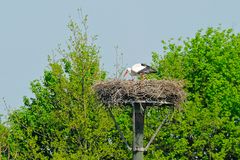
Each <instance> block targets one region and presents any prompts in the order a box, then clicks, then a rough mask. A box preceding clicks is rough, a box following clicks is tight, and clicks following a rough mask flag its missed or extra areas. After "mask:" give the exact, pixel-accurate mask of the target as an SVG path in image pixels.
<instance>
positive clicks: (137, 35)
mask: <svg viewBox="0 0 240 160" xmlns="http://www.w3.org/2000/svg"><path fill="white" fill-rule="evenodd" d="M239 6H240V1H238V0H165V1H163V0H148V1H147V0H119V1H116V0H68V1H67V0H41V1H40V0H39V1H36V0H21V1H20V0H0V75H1V77H0V98H1V99H0V113H4V114H6V110H5V109H4V105H3V101H2V97H5V99H6V102H7V104H8V105H9V106H10V107H11V108H17V107H18V106H20V105H21V104H22V97H23V96H24V95H27V96H30V95H31V91H30V89H29V84H30V81H32V80H34V79H37V78H40V77H41V76H42V73H43V70H44V69H45V68H46V66H47V55H49V54H52V51H53V50H54V49H55V48H57V45H58V44H59V43H61V44H64V43H65V42H66V40H67V38H68V30H67V27H66V25H67V23H68V21H69V16H71V17H73V18H75V19H77V17H78V16H77V9H78V8H81V9H82V10H83V12H84V13H85V14H88V15H89V30H90V32H91V33H93V34H96V35H98V36H99V38H98V40H97V42H96V43H97V44H98V45H99V46H100V47H101V56H102V63H103V64H104V68H105V69H106V70H107V71H109V72H110V73H112V72H113V71H114V67H113V65H114V61H115V49H114V46H116V45H118V46H119V48H120V52H123V54H124V64H128V65H132V64H134V63H137V62H145V63H150V62H151V52H152V51H160V49H161V43H160V42H161V40H168V39H170V38H172V37H173V38H178V37H180V36H182V37H192V36H193V35H194V33H195V32H196V31H197V30H198V29H200V28H206V27H209V26H213V27H216V26H218V24H222V26H223V27H232V28H234V30H235V31H237V32H239V31H240V11H239Z"/></svg>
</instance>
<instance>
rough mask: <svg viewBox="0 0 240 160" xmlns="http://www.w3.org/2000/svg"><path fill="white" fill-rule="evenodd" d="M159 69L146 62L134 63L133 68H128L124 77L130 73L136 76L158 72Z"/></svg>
mask: <svg viewBox="0 0 240 160" xmlns="http://www.w3.org/2000/svg"><path fill="white" fill-rule="evenodd" d="M156 72H157V71H156V70H155V69H153V68H152V67H150V66H148V65H146V64H144V63H137V64H134V65H133V66H132V67H131V68H127V69H126V71H125V73H124V77H125V76H126V75H127V74H128V73H129V74H130V76H132V77H136V76H139V75H144V74H150V73H156Z"/></svg>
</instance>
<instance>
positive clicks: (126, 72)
mask: <svg viewBox="0 0 240 160" xmlns="http://www.w3.org/2000/svg"><path fill="white" fill-rule="evenodd" d="M131 71H132V69H131V68H127V69H126V70H125V73H124V75H123V76H124V77H126V76H127V74H128V73H131Z"/></svg>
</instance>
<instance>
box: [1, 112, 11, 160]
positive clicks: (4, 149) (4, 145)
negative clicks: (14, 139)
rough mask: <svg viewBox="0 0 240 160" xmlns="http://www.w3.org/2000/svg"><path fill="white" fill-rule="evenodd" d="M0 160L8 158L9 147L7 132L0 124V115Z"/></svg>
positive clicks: (2, 124)
mask: <svg viewBox="0 0 240 160" xmlns="http://www.w3.org/2000/svg"><path fill="white" fill-rule="evenodd" d="M0 135H1V136H0V160H2V159H3V160H4V159H8V158H9V154H10V153H9V145H8V135H9V130H8V128H7V127H6V126H5V125H4V123H2V122H1V115H0Z"/></svg>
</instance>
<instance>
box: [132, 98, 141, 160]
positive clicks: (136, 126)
mask: <svg viewBox="0 0 240 160" xmlns="http://www.w3.org/2000/svg"><path fill="white" fill-rule="evenodd" d="M132 106H133V160H143V152H144V148H143V131H144V111H143V110H142V106H141V103H135V104H133V105H132Z"/></svg>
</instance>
